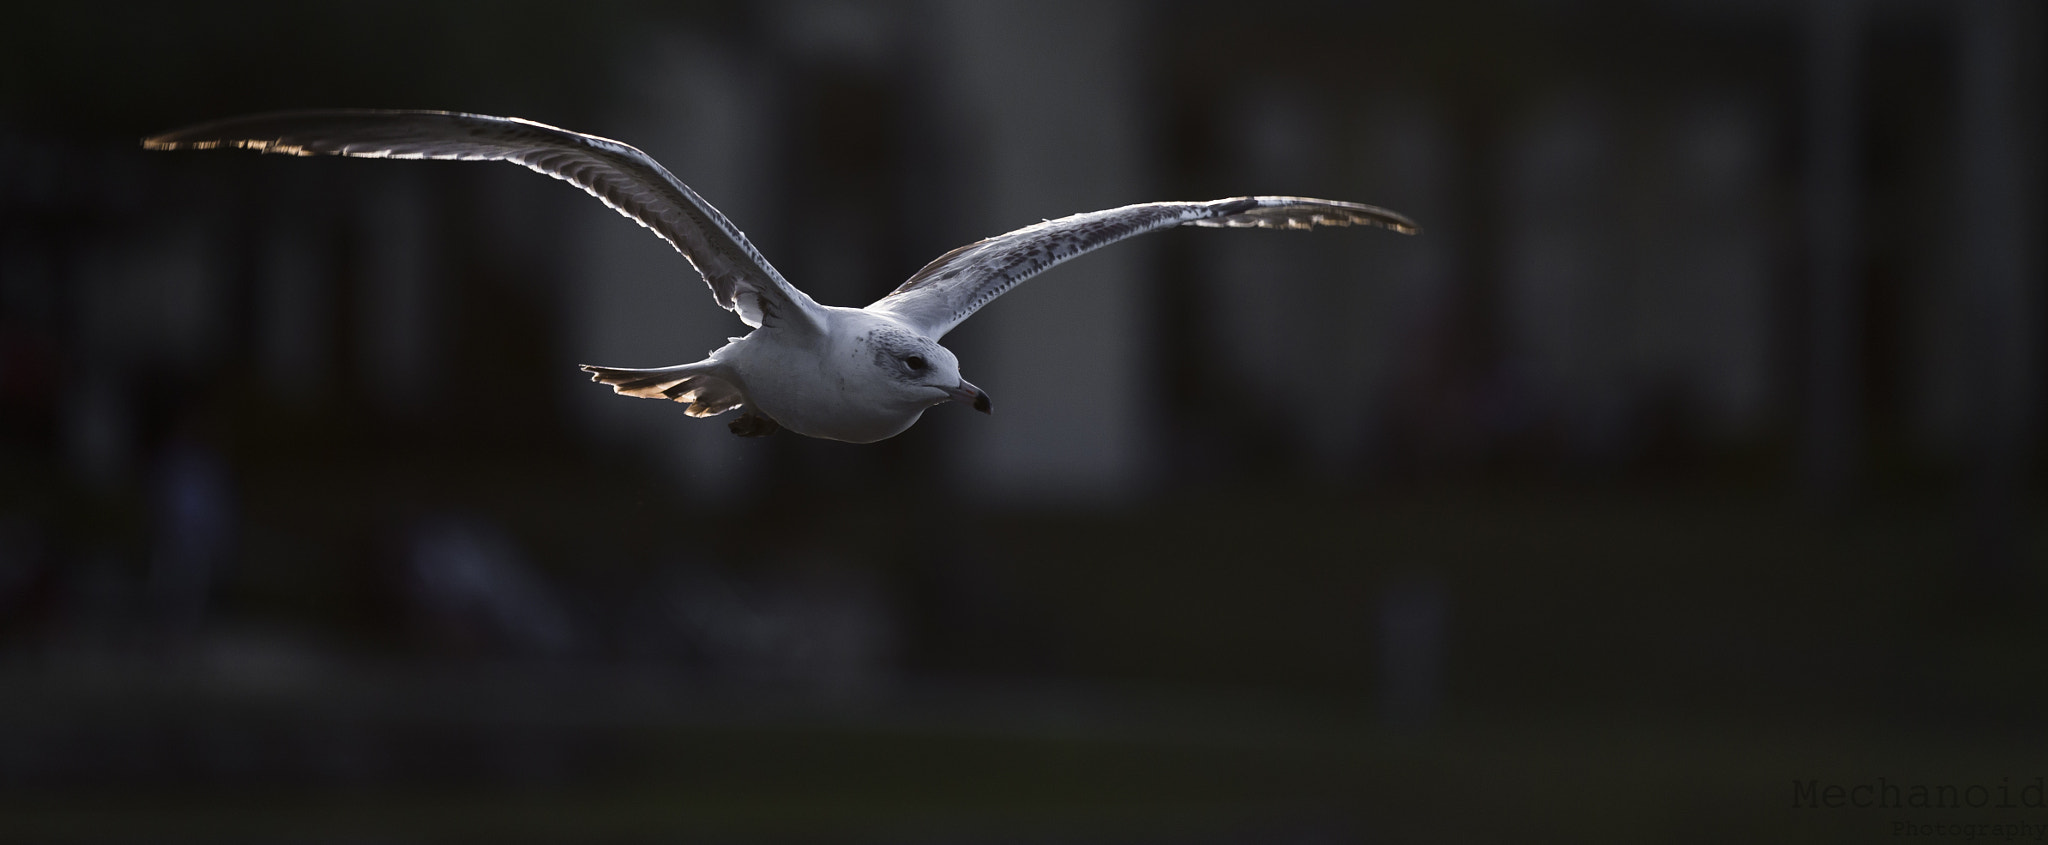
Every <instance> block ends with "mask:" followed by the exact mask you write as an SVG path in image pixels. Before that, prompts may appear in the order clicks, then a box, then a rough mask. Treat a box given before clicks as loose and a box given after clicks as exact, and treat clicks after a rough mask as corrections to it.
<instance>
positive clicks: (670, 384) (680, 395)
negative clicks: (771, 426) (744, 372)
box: [583, 364, 745, 417]
mask: <svg viewBox="0 0 2048 845" xmlns="http://www.w3.org/2000/svg"><path fill="white" fill-rule="evenodd" d="M583 371H584V372H586V373H589V374H590V380H591V381H595V382H599V383H602V384H608V385H611V387H612V390H613V391H615V392H617V393H619V394H621V395H624V396H638V397H640V398H642V399H671V400H674V401H677V402H682V403H684V404H686V405H689V407H688V408H686V409H684V413H687V414H689V415H690V416H693V417H709V416H713V415H715V414H722V413H725V412H726V411H730V410H732V409H734V408H737V407H739V406H740V405H741V404H742V403H743V402H744V399H745V398H744V397H743V396H742V395H741V394H740V391H739V388H738V387H736V386H734V385H733V383H732V382H729V381H726V380H725V379H724V378H722V377H720V376H718V375H717V374H714V373H711V372H709V371H707V370H706V369H705V368H704V367H703V366H702V365H700V364H683V365H681V366H675V367H661V368H657V369H652V370H634V369H626V368H622V367H599V366H595V365H591V364H584V365H583Z"/></svg>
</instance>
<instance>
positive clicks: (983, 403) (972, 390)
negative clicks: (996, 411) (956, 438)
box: [946, 379, 993, 414]
mask: <svg viewBox="0 0 2048 845" xmlns="http://www.w3.org/2000/svg"><path fill="white" fill-rule="evenodd" d="M946 395H947V396H949V397H951V398H952V399H953V401H955V402H965V403H967V404H969V405H972V406H974V410H977V411H980V412H982V413H984V414H988V413H993V411H992V410H991V409H990V407H989V404H988V394H986V393H983V392H981V388H979V387H975V386H974V385H971V384H968V383H967V380H966V379H961V380H960V386H959V387H949V388H946Z"/></svg>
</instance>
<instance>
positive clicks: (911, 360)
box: [903, 355, 925, 373]
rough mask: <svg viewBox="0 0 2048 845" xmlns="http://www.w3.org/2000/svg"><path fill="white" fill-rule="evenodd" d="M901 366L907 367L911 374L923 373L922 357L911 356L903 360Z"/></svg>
mask: <svg viewBox="0 0 2048 845" xmlns="http://www.w3.org/2000/svg"><path fill="white" fill-rule="evenodd" d="M903 366H906V367H909V368H910V369H911V370H912V371H913V372H919V373H921V372H924V368H925V363H924V356H921V355H912V356H910V357H908V358H905V359H903Z"/></svg>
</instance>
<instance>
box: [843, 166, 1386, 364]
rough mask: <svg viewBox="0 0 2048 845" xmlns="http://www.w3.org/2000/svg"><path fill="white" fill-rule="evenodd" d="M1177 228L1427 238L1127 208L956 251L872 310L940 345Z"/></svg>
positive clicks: (1207, 209) (1373, 216) (1304, 220)
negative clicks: (1070, 271)
mask: <svg viewBox="0 0 2048 845" xmlns="http://www.w3.org/2000/svg"><path fill="white" fill-rule="evenodd" d="M1173 226H1215V227H1229V228H1266V229H1313V228H1315V227H1317V226H1379V227H1382V228H1387V229H1392V230H1394V231H1396V232H1401V233H1403V234H1414V233H1417V232H1420V231H1422V230H1421V228H1420V227H1418V226H1416V225H1415V222H1414V221H1412V220H1409V219H1408V218H1406V217H1403V216H1401V215H1399V214H1396V213H1394V212H1391V211H1388V210H1386V209H1384V208H1375V207H1373V206H1370V205H1359V204H1357V203H1349V202H1337V201H1335V200H1320V199H1311V198H1308V197H1234V198H1231V199H1221V200H1214V201H1211V202H1153V203H1144V204H1140V205H1127V206H1124V207H1122V208H1112V209H1108V210H1105V211H1091V212H1087V213H1085V214H1076V215H1073V216H1071V217H1062V218H1060V219H1058V220H1047V221H1045V222H1043V223H1037V224H1034V225H1030V226H1026V227H1024V228H1022V229H1018V230H1016V231H1014V232H1010V233H1007V234H1002V235H997V236H995V237H993V238H987V239H984V240H980V241H976V242H974V243H971V244H968V245H966V246H963V247H960V248H958V249H955V250H953V251H951V252H948V253H946V254H945V255H941V256H939V257H938V258H937V259H936V260H934V261H932V263H930V264H927V265H925V267H924V269H922V270H919V271H917V272H916V273H915V274H913V275H912V276H911V277H910V278H909V279H908V280H906V281H905V282H904V283H903V284H902V285H900V286H898V287H897V288H896V290H894V291H891V292H890V293H889V295H888V296H885V297H882V298H881V299H879V300H876V301H875V302H874V303H873V304H870V305H869V306H868V307H867V310H869V311H876V312H881V313H885V314H891V315H894V316H896V317H898V318H900V319H902V320H904V321H905V322H908V323H910V324H911V325H912V326H913V327H915V328H917V329H918V330H920V331H922V332H924V333H925V335H927V336H929V337H933V338H937V337H942V336H944V335H945V334H946V333H947V332H949V331H952V330H953V327H954V326H958V325H960V323H961V321H963V320H966V319H967V318H968V317H969V316H971V315H973V314H974V312H975V311H978V310H980V309H981V307H982V306H984V305H987V304H989V303H990V302H991V301H994V300H995V298H996V297H998V296H1002V295H1003V294H1004V293H1005V292H1007V291H1009V290H1010V289H1011V288H1014V287H1016V286H1017V285H1019V284H1021V283H1023V282H1024V280H1026V279H1029V278H1031V277H1032V276H1036V275H1038V274H1040V273H1043V272H1045V271H1046V270H1048V269H1050V268H1051V267H1052V266H1053V265H1055V264H1058V263H1060V262H1062V261H1066V260H1068V259H1070V258H1074V257H1076V256H1078V255H1081V254H1082V253H1085V252H1088V251H1090V250H1094V249H1099V248H1101V247H1105V246H1108V245H1110V244H1113V243H1116V242H1117V241H1120V240H1123V239H1125V238H1129V237H1133V236H1136V235H1142V234H1145V233H1146V232H1155V231H1158V230H1160V229H1166V228H1170V227H1173Z"/></svg>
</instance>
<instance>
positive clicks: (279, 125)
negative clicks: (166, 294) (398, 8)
mask: <svg viewBox="0 0 2048 845" xmlns="http://www.w3.org/2000/svg"><path fill="white" fill-rule="evenodd" d="M142 145H143V146H144V147H147V148H149V149H152V150H178V149H195V150H203V149H212V148H215V147H235V148H240V149H245V150H256V151H258V152H266V153H285V154H289V155H301V156H310V155H341V156H355V157H358V158H432V159H460V160H464V161H510V162H514V163H516V164H522V165H525V166H526V167H528V168H531V169H533V170H535V171H537V172H540V173H545V174H547V175H549V176H553V177H555V178H556V179H561V180H564V181H567V182H570V183H572V184H574V185H576V186H577V187H579V188H582V189H583V190H585V191H589V192H590V195H591V196H594V197H597V198H598V199H600V200H603V201H604V204H605V205H608V206H611V207H612V208H614V209H616V210H617V211H618V212H619V213H620V214H623V215H625V216H627V217H630V218H632V219H633V220H634V221H635V222H638V223H639V224H640V225H642V226H646V227H647V228H649V229H652V230H654V233H655V234H656V235H660V236H661V239H662V240H665V241H668V242H669V245H670V246H673V247H675V248H676V251H677V252H680V253H682V254H683V257H684V258H687V259H689V261H690V264H691V265H693V266H695V267H696V268H697V272H698V273H701V274H703V276H704V281H705V282H706V283H707V284H709V285H710V286H711V293H712V295H713V296H715V297H717V299H718V304H719V305H723V306H725V307H726V308H728V309H731V310H733V311H734V312H737V313H738V314H739V315H740V319H742V320H745V321H746V323H747V325H750V326H757V327H758V326H763V325H769V326H791V327H796V328H809V329H811V330H817V329H818V327H819V326H820V324H821V322H822V316H821V315H822V309H820V307H819V306H818V304H817V303H816V302H813V301H811V298H810V297H809V296H806V295H804V293H803V291H800V290H797V289H796V288H794V287H792V286H790V284H789V282H788V281H786V280H784V279H783V278H782V274H781V273H777V272H775V268H774V267H772V266H770V265H769V264H768V261H767V259H764V258H762V257H761V253H760V252H759V251H757V250H755V249H754V245H753V244H751V243H748V242H747V236H746V235H744V234H741V233H740V230H739V229H738V227H735V226H733V225H732V222H731V221H729V220H726V219H725V215H723V214H720V213H718V209H716V208H712V207H711V204H710V203H708V202H705V201H704V198H703V197H700V196H698V195H697V192H696V191H693V190H690V186H688V185H685V184H683V183H682V181H681V180H679V179H677V178H676V177H675V176H673V175H671V174H670V173H669V172H668V170H667V169H665V168H663V167H662V166H661V164H660V163H659V162H656V161H655V160H654V159H653V158H651V157H649V156H648V155H647V154H646V153H643V152H641V151H639V150H637V149H634V148H633V147H631V146H629V145H626V144H621V143H619V142H617V141H612V140H607V139H605V138H599V137H596V136H593V135H585V134H582V133H580V132H571V131H569V130H566V129H558V128H555V127H553V126H549V125H547V124H544V123H535V122H533V121H530V120H521V119H519V118H516V117H490V116H487V115H478V114H461V113H457V112H442V111H385V110H333V111H295V112H280V113H277V114H265V115H255V116H252V117H237V118H230V119H227V120H220V121H215V122H212V123H203V124H200V125H198V126H192V127H188V128H185V129H180V130H177V131H175V132H166V133H164V134H162V135H158V136H156V137H153V138H148V139H145V140H144V141H143V142H142Z"/></svg>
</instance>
